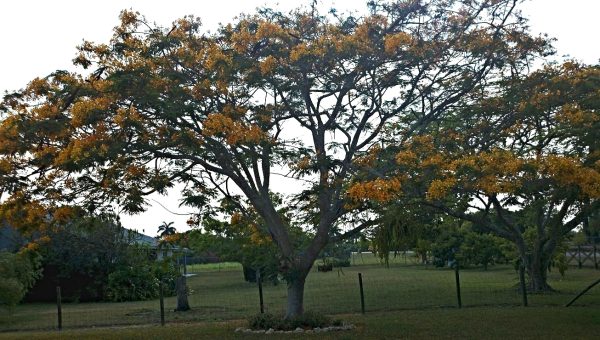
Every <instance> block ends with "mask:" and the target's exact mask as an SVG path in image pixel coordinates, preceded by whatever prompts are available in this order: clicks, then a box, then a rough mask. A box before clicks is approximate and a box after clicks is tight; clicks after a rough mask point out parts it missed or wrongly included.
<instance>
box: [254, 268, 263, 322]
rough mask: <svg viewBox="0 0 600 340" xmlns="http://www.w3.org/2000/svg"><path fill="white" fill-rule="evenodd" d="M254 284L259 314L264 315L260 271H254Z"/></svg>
mask: <svg viewBox="0 0 600 340" xmlns="http://www.w3.org/2000/svg"><path fill="white" fill-rule="evenodd" d="M256 283H257V284H258V298H259V303H260V314H264V313H265V304H264V300H263V287H262V276H261V275H260V269H257V270H256Z"/></svg>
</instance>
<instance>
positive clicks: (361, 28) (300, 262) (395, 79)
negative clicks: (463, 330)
mask: <svg viewBox="0 0 600 340" xmlns="http://www.w3.org/2000/svg"><path fill="white" fill-rule="evenodd" d="M517 3H518V0H494V1H488V0H469V1H466V0H463V1H446V0H429V1H417V0H397V1H392V2H387V1H381V2H380V1H373V2H369V8H368V10H369V11H368V13H369V14H367V15H363V16H357V15H353V16H350V15H344V14H342V13H330V14H327V15H323V14H321V13H320V12H319V10H318V8H316V7H315V6H313V8H310V9H298V10H295V11H292V12H291V13H288V14H286V13H280V12H277V11H275V10H271V9H263V10H260V11H258V12H257V13H255V14H247V15H242V16H241V17H240V18H239V19H238V20H237V21H235V22H233V23H231V24H227V25H224V26H222V27H220V28H219V29H218V31H217V32H215V33H213V34H208V33H203V32H202V31H201V26H200V21H199V19H196V18H193V17H185V18H182V19H180V20H178V21H175V22H174V23H173V26H172V27H168V28H161V27H153V26H152V25H151V24H150V23H149V22H148V21H147V20H146V19H144V17H143V16H141V15H140V14H138V13H135V12H132V11H124V12H122V14H121V24H120V25H119V26H118V27H116V28H115V30H114V36H113V38H112V39H111V40H110V42H109V43H108V44H96V43H91V42H84V43H83V44H82V45H81V46H80V47H79V54H78V55H77V56H76V58H75V59H74V62H75V63H76V64H77V65H80V66H81V67H83V68H87V69H90V70H91V72H90V71H88V72H81V73H69V72H64V71H57V72H55V73H53V74H51V75H50V76H48V77H44V78H39V79H35V80H33V81H32V82H31V83H30V84H29V85H28V86H27V87H26V88H25V89H24V90H22V91H18V92H16V93H14V94H9V95H7V96H6V97H5V99H4V101H3V102H2V111H3V112H4V114H3V116H2V123H1V124H0V154H2V162H0V173H1V177H0V184H1V190H2V191H1V193H3V194H5V195H21V196H22V197H23V200H24V201H29V202H34V201H36V200H40V199H43V200H52V201H74V202H77V203H78V204H81V205H83V206H86V207H88V208H89V209H92V210H93V209H95V208H97V207H100V206H105V205H107V204H113V203H114V204H118V205H120V206H121V207H123V209H124V210H125V211H128V212H132V213H136V212H139V211H142V210H143V209H144V206H145V204H146V200H145V198H144V197H145V196H146V195H148V194H151V193H155V192H157V193H166V191H167V189H169V188H171V187H173V186H174V185H175V184H176V183H181V184H182V186H183V187H184V189H183V194H184V197H185V199H184V203H186V204H189V205H193V206H196V207H201V208H202V209H206V207H208V206H210V203H211V202H212V201H214V200H213V198H217V197H229V198H230V199H231V200H232V201H233V202H236V204H237V205H238V206H239V208H240V211H242V212H243V211H247V210H248V206H247V205H246V203H245V202H249V203H248V204H249V205H250V206H251V207H252V209H254V210H255V211H256V212H257V214H258V215H259V216H260V217H261V219H262V220H264V228H265V232H266V234H267V235H268V236H269V237H270V240H271V241H272V242H274V244H276V246H277V247H278V249H279V251H280V253H281V258H282V261H281V268H282V270H283V271H285V272H286V273H287V275H286V277H287V278H288V307H287V316H288V317H293V316H296V315H299V314H301V313H303V310H304V307H303V306H304V305H303V296H304V283H305V279H306V276H307V275H308V273H309V271H310V268H311V267H312V265H313V263H314V261H315V260H316V258H317V256H318V254H319V252H320V251H321V250H322V249H323V248H324V247H325V246H326V245H327V244H329V243H331V242H335V241H337V240H340V239H343V238H345V237H349V236H352V235H355V234H356V233H358V232H360V231H362V230H363V229H365V228H366V227H368V226H371V225H373V224H374V223H375V222H374V221H373V220H370V219H369V217H370V216H371V215H370V214H368V213H367V214H361V211H364V209H365V208H364V207H363V206H355V205H353V204H352V203H351V202H350V201H349V200H348V199H347V195H346V190H347V188H349V187H350V186H349V178H350V177H351V174H352V173H353V172H354V171H355V170H356V167H355V164H358V163H361V164H362V163H364V162H368V161H369V159H368V154H369V150H373V148H374V147H375V146H376V145H380V144H381V143H382V141H385V140H386V139H387V138H389V137H390V135H389V134H388V132H389V131H392V130H391V129H390V128H391V127H394V128H396V129H400V130H401V131H402V135H403V136H404V138H409V137H410V136H412V135H414V134H415V133H418V132H419V131H421V130H423V129H425V128H426V127H427V126H429V125H430V124H431V123H433V122H437V121H439V120H440V119H441V118H443V117H444V116H445V115H446V114H447V113H448V112H449V111H448V110H449V109H450V108H452V107H454V106H456V105H457V104H459V103H460V102H462V101H463V100H464V99H465V98H466V97H467V96H468V94H470V93H472V92H473V91H475V90H477V89H478V87H479V86H480V85H481V84H483V83H485V82H487V81H489V80H491V79H495V78H497V77H499V76H500V75H501V74H503V73H505V72H509V71H510V70H511V69H513V70H519V69H521V68H523V67H525V66H527V64H528V63H529V62H530V61H531V59H532V58H533V57H535V55H539V54H540V53H541V54H543V53H545V52H547V51H548V44H547V42H546V41H545V40H544V39H543V38H534V37H531V36H530V35H529V34H528V33H527V29H526V23H525V21H524V19H522V18H521V17H520V16H519V15H518V12H517V11H516V5H517ZM365 157H366V158H365ZM278 174H282V175H283V176H284V177H286V178H287V179H288V180H289V181H292V182H295V183H297V184H295V185H287V184H286V189H285V190H282V189H281V188H278V187H274V185H273V176H277V175H278ZM396 180H397V181H398V182H395V181H396ZM400 182H401V178H398V179H394V180H392V181H391V182H387V183H386V182H374V183H371V184H369V186H366V187H363V188H360V187H354V189H353V190H354V191H355V192H356V193H360V192H362V193H367V194H368V193H370V192H372V191H374V190H375V191H378V192H380V194H381V195H382V198H386V197H387V196H388V192H389V191H393V190H397V189H398V183H400ZM294 188H298V190H297V191H296V192H295V193H293V194H289V192H288V191H289V189H294ZM273 191H285V192H286V193H288V196H287V198H286V199H288V201H289V202H290V203H289V204H290V206H291V207H294V208H295V209H296V211H297V213H295V214H294V215H293V216H294V218H295V219H296V220H297V221H295V222H297V223H299V224H300V225H302V227H303V228H304V229H305V230H307V231H310V235H311V242H310V243H309V244H308V245H305V246H303V247H301V248H297V247H296V246H295V243H294V242H293V237H292V236H291V234H290V231H289V224H288V223H287V222H286V219H285V218H283V217H282V216H281V215H280V214H279V213H278V211H277V209H276V208H275V204H274V203H273V201H272V199H271V197H272V196H271V194H272V192H273ZM241 196H243V197H245V198H247V201H246V200H243V199H241ZM341 226H343V228H342V227H341Z"/></svg>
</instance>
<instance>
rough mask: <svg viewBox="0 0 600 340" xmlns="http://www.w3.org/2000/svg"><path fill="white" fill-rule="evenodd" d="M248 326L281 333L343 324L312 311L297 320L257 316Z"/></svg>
mask: <svg viewBox="0 0 600 340" xmlns="http://www.w3.org/2000/svg"><path fill="white" fill-rule="evenodd" d="M248 324H249V327H250V328H251V329H269V328H272V329H274V330H281V331H290V330H294V329H296V328H298V327H300V328H305V329H312V328H317V327H320V328H323V327H328V326H339V325H341V324H342V322H341V321H340V320H332V319H331V318H330V317H328V316H326V315H324V314H321V313H317V312H312V311H307V312H305V313H304V314H302V315H299V316H297V317H295V318H291V319H286V318H284V317H283V315H275V314H271V313H264V314H256V315H253V316H251V317H250V318H249V319H248Z"/></svg>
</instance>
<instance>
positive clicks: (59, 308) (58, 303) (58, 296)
mask: <svg viewBox="0 0 600 340" xmlns="http://www.w3.org/2000/svg"><path fill="white" fill-rule="evenodd" d="M56 312H57V317H58V330H59V331H60V330H61V329H62V296H61V294H60V286H56Z"/></svg>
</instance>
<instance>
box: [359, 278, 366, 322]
mask: <svg viewBox="0 0 600 340" xmlns="http://www.w3.org/2000/svg"><path fill="white" fill-rule="evenodd" d="M358 286H359V287H360V312H361V313H363V314H365V292H364V291H363V282H362V273H358Z"/></svg>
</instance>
